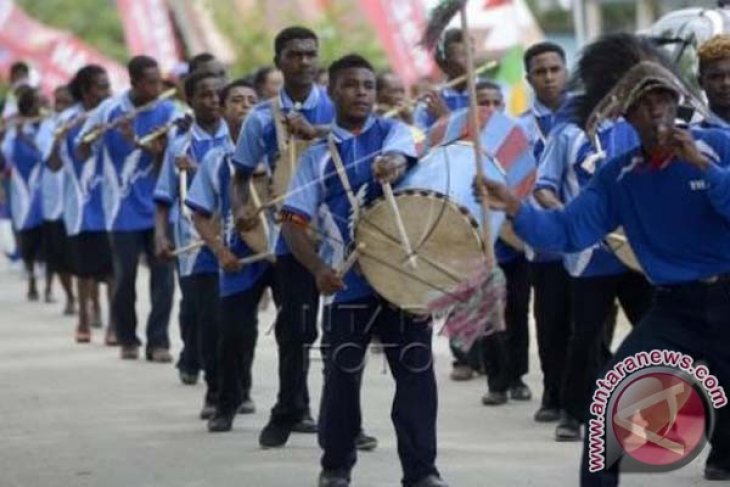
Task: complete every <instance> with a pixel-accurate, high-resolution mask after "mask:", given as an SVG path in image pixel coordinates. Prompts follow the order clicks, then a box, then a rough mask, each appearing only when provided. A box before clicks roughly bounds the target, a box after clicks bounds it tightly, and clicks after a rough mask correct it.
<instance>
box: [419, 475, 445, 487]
mask: <svg viewBox="0 0 730 487" xmlns="http://www.w3.org/2000/svg"><path fill="white" fill-rule="evenodd" d="M412 487H449V484H447V483H446V482H444V481H443V480H442V479H441V477H439V476H438V475H433V474H432V475H429V476H428V477H424V478H422V479H421V480H419V481H418V482H416V483H415V484H412Z"/></svg>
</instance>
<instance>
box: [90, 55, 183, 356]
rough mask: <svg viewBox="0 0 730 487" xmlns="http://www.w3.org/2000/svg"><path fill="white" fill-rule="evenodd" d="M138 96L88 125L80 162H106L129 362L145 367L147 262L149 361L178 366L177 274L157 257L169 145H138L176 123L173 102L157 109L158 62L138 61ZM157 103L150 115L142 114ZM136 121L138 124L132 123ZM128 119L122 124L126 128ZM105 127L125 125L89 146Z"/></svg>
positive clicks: (115, 311)
mask: <svg viewBox="0 0 730 487" xmlns="http://www.w3.org/2000/svg"><path fill="white" fill-rule="evenodd" d="M127 68H128V71H129V78H130V82H131V86H132V87H131V89H130V90H129V91H127V92H126V93H124V94H122V95H121V96H118V97H114V98H111V99H109V100H107V101H105V102H104V103H103V104H102V105H101V106H100V107H99V108H98V109H97V110H95V111H94V112H92V113H91V115H89V117H88V118H87V119H86V122H85V123H84V126H83V128H82V129H81V131H80V134H79V140H78V141H77V150H78V152H79V157H80V158H81V159H82V160H86V159H87V158H88V156H89V154H90V153H91V151H92V150H94V151H96V150H99V151H101V152H100V155H99V157H101V158H102V161H103V168H102V170H103V175H104V190H105V194H104V207H105V212H106V214H105V216H106V223H107V227H108V229H109V232H110V241H111V249H112V260H113V264H114V278H115V289H114V295H113V297H112V306H111V308H112V320H113V322H114V324H115V326H116V331H117V337H118V339H119V343H120V345H121V350H120V357H121V358H122V359H133V360H134V359H137V358H138V356H139V346H140V341H139V339H138V338H137V334H136V328H137V315H136V312H135V300H136V291H135V286H136V281H137V266H138V265H139V256H140V254H144V255H145V257H146V260H147V262H148V264H149V267H150V297H151V301H152V310H151V311H150V315H149V317H148V320H147V343H146V351H145V355H146V358H147V360H150V361H153V362H170V361H171V360H172V357H171V355H170V352H169V351H168V349H169V347H170V343H169V338H168V333H167V327H168V325H169V321H170V312H171V310H172V296H173V292H174V289H175V281H174V276H173V267H172V264H171V263H169V262H165V261H163V260H161V259H159V258H158V257H156V256H155V249H154V202H153V200H152V193H153V191H154V186H155V182H156V180H157V174H158V173H159V168H160V165H161V163H162V156H163V154H164V140H162V138H158V139H155V140H154V141H152V142H151V143H150V144H149V145H148V146H147V147H144V148H142V147H138V145H137V139H138V138H140V137H143V136H145V135H147V134H148V133H149V132H151V131H153V130H155V129H157V128H159V127H161V126H163V125H166V124H167V123H169V122H170V121H171V120H172V119H173V118H174V116H175V109H174V105H173V104H172V102H170V101H168V100H163V101H158V102H155V100H156V99H157V97H158V96H159V95H160V90H161V86H162V77H161V75H160V68H159V66H158V65H157V61H155V60H154V59H152V58H150V57H147V56H136V57H134V58H132V59H131V60H130V61H129V63H128V65H127ZM150 103H152V105H151V106H148V107H147V109H146V110H143V111H140V112H138V113H137V112H135V111H134V110H135V108H136V107H142V106H143V105H147V104H150ZM130 114H132V115H134V118H131V119H130ZM120 119H121V120H120ZM105 124H118V127H117V126H114V127H112V128H109V129H108V130H105V131H104V132H103V133H102V134H101V135H100V136H99V138H98V140H96V141H95V142H93V143H90V142H88V139H87V140H86V141H85V140H84V139H85V138H86V137H87V136H88V135H89V134H90V133H92V131H94V130H99V129H100V128H101V129H102V130H103V128H104V126H105Z"/></svg>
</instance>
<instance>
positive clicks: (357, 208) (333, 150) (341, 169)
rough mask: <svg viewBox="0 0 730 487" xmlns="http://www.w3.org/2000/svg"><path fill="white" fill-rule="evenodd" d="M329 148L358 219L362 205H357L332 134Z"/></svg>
mask: <svg viewBox="0 0 730 487" xmlns="http://www.w3.org/2000/svg"><path fill="white" fill-rule="evenodd" d="M327 148H328V149H329V152H330V156H331V157H332V162H333V163H334V165H335V169H336V170H337V176H338V177H339V178H340V182H341V183H342V187H343V188H345V193H346V194H347V199H348V200H349V201H350V206H352V211H353V214H354V215H355V217H356V218H357V214H358V212H359V211H360V205H359V204H358V203H357V198H356V197H355V193H354V192H353V191H352V186H350V178H348V177H347V170H346V169H345V165H344V164H343V163H342V158H341V157H340V152H339V151H338V150H337V146H336V145H335V139H334V137H333V136H332V134H330V135H328V136H327Z"/></svg>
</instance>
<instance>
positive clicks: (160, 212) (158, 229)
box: [155, 203, 173, 260]
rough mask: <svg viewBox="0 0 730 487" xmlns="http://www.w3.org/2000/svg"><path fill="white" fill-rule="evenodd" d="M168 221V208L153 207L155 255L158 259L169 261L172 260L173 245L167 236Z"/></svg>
mask: <svg viewBox="0 0 730 487" xmlns="http://www.w3.org/2000/svg"><path fill="white" fill-rule="evenodd" d="M169 221H170V207H169V206H167V205H161V204H159V203H158V204H157V205H155V255H156V256H157V258H158V259H162V260H170V259H172V258H173V255H172V251H173V245H172V242H171V241H170V236H169V235H168V231H169V224H168V222H169Z"/></svg>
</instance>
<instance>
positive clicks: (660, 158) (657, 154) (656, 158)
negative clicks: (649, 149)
mask: <svg viewBox="0 0 730 487" xmlns="http://www.w3.org/2000/svg"><path fill="white" fill-rule="evenodd" d="M672 157H674V156H673V154H672V153H671V152H670V151H668V150H666V149H659V150H656V151H654V152H653V153H652V154H649V160H648V162H647V165H648V166H649V169H651V170H654V171H658V170H659V169H661V168H663V167H664V166H665V165H666V164H667V163H668V162H669V161H670V160H671V159H672Z"/></svg>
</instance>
